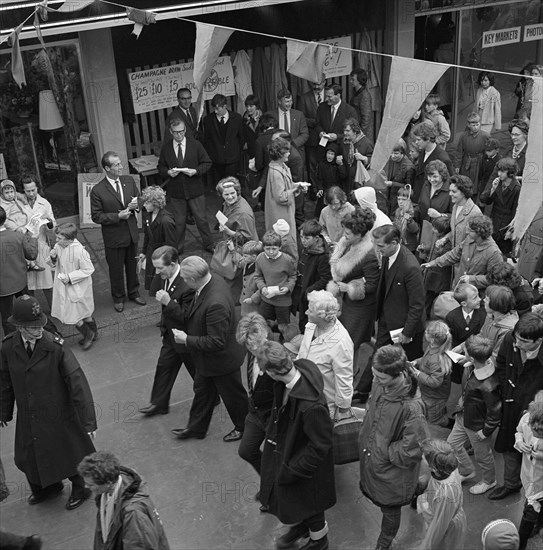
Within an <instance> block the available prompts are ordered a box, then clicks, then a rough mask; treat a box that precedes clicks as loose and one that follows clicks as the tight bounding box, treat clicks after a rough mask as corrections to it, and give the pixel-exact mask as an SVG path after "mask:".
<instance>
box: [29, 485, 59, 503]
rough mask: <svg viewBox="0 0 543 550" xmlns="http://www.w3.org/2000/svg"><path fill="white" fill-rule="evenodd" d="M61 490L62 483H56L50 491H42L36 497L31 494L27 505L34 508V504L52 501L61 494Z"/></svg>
mask: <svg viewBox="0 0 543 550" xmlns="http://www.w3.org/2000/svg"><path fill="white" fill-rule="evenodd" d="M63 490H64V484H63V483H62V482H60V483H57V484H55V485H53V487H52V488H51V489H49V490H44V491H42V492H40V493H39V494H37V495H35V494H34V493H32V494H31V495H30V496H29V497H28V504H30V506H34V505H35V504H39V503H40V502H45V501H46V500H53V499H54V498H56V497H58V495H60V493H62V491H63Z"/></svg>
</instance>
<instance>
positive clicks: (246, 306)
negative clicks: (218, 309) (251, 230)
mask: <svg viewBox="0 0 543 550" xmlns="http://www.w3.org/2000/svg"><path fill="white" fill-rule="evenodd" d="M262 252H264V247H263V246H262V243H261V242H260V241H247V242H246V243H245V244H244V245H243V248H242V249H241V253H242V257H241V259H240V261H239V264H238V265H239V267H241V268H242V269H243V274H242V278H243V287H242V289H241V296H240V297H239V303H240V304H241V316H242V317H243V316H244V315H247V314H248V313H253V312H254V313H257V312H258V306H259V304H260V300H261V298H260V291H259V290H258V288H257V286H256V282H255V261H256V258H257V256H258V255H259V254H261V253H262Z"/></svg>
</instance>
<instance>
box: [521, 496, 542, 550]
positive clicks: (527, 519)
mask: <svg viewBox="0 0 543 550" xmlns="http://www.w3.org/2000/svg"><path fill="white" fill-rule="evenodd" d="M537 520H538V514H537V513H536V512H535V510H534V509H533V508H532V507H531V506H526V507H525V508H524V511H523V513H522V519H521V520H520V525H519V528H518V535H519V539H520V544H519V550H525V549H526V546H527V544H528V539H529V538H530V537H531V536H532V532H533V530H534V527H535V526H536V524H537Z"/></svg>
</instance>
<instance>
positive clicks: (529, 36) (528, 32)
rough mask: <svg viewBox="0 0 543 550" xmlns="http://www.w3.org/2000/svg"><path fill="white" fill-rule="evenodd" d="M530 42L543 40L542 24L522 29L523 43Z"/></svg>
mask: <svg viewBox="0 0 543 550" xmlns="http://www.w3.org/2000/svg"><path fill="white" fill-rule="evenodd" d="M532 40H543V23H536V24H535V25H526V26H525V27H524V42H531V41H532Z"/></svg>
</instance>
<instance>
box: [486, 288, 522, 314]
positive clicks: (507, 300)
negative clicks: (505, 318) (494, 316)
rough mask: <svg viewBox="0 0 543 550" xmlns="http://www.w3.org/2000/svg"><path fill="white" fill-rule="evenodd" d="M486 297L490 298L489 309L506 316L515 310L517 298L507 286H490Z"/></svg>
mask: <svg viewBox="0 0 543 550" xmlns="http://www.w3.org/2000/svg"><path fill="white" fill-rule="evenodd" d="M485 296H486V297H487V298H488V307H489V308H490V309H492V310H493V311H497V312H498V313H502V314H503V315H505V314H506V313H509V312H510V311H513V310H514V309H515V306H516V302H515V296H514V294H513V291H512V290H511V289H510V288H508V287H506V286H500V285H490V286H488V287H487V288H486V291H485Z"/></svg>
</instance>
